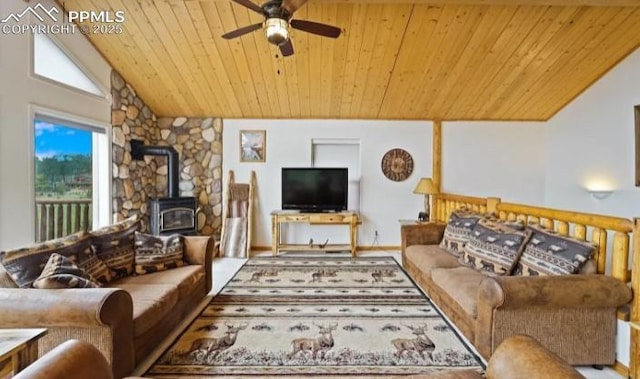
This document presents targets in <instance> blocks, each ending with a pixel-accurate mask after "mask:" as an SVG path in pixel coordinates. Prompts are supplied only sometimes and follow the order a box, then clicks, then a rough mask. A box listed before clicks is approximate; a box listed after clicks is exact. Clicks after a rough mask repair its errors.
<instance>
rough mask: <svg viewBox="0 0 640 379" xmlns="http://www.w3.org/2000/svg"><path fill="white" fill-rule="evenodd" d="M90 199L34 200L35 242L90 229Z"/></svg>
mask: <svg viewBox="0 0 640 379" xmlns="http://www.w3.org/2000/svg"><path fill="white" fill-rule="evenodd" d="M91 216H92V205H91V199H82V200H44V199H37V200H36V241H38V242H42V241H46V240H50V239H53V238H58V237H64V236H66V235H69V234H71V233H75V232H78V231H80V230H90V229H91V222H92V220H91V218H92V217H91Z"/></svg>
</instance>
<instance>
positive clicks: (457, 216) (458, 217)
mask: <svg viewBox="0 0 640 379" xmlns="http://www.w3.org/2000/svg"><path fill="white" fill-rule="evenodd" d="M482 217H483V216H482V215H481V214H479V213H474V212H471V211H467V210H457V211H454V212H452V213H451V216H450V217H449V222H448V223H447V226H446V227H445V229H444V236H443V238H442V241H441V242H440V247H442V248H443V249H445V250H447V251H448V252H450V253H451V254H453V255H455V256H456V257H459V256H461V255H462V249H463V247H464V244H465V243H467V241H468V240H469V234H470V233H471V230H473V227H474V226H476V224H477V223H478V221H480V219H481V218H482Z"/></svg>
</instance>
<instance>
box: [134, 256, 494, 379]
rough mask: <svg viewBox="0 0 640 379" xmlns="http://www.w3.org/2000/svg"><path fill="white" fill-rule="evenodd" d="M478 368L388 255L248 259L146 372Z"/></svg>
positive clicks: (338, 372) (386, 372) (368, 373)
mask: <svg viewBox="0 0 640 379" xmlns="http://www.w3.org/2000/svg"><path fill="white" fill-rule="evenodd" d="M442 369H477V370H481V369H482V363H481V362H480V360H479V359H478V358H477V357H476V356H475V355H474V354H473V353H472V352H471V351H470V350H469V348H468V347H467V346H466V345H465V343H464V342H462V340H461V339H460V338H459V336H458V335H457V333H456V332H455V331H454V330H453V329H452V328H451V327H450V325H449V324H448V323H447V321H446V320H445V319H443V318H442V316H441V315H440V314H439V312H438V310H437V309H436V308H435V307H433V306H432V305H431V303H430V301H429V299H428V298H426V297H425V295H424V294H423V293H422V292H421V290H420V289H419V288H417V287H416V286H415V284H414V283H413V281H412V280H411V279H410V278H409V277H408V276H407V274H406V273H405V272H404V270H403V269H402V268H401V267H400V266H399V265H398V264H397V263H396V261H395V260H394V259H393V258H391V257H375V258H373V257H359V258H350V257H282V256H280V257H275V258H267V257H264V258H252V259H250V260H249V261H247V263H246V264H245V265H244V266H243V267H242V268H241V269H240V270H239V271H238V272H237V273H236V275H235V276H234V277H233V278H232V279H231V280H230V282H229V283H227V285H226V286H225V287H224V288H223V289H222V291H221V292H220V294H218V296H216V297H215V298H214V299H213V300H212V301H211V303H210V304H209V305H208V306H207V307H206V308H205V309H204V310H203V312H202V313H201V315H200V316H199V317H198V318H196V320H195V321H194V322H193V323H192V324H191V325H190V326H189V327H188V328H187V330H186V331H185V332H184V333H183V334H182V335H181V336H180V337H179V338H178V340H177V341H176V342H174V343H173V345H172V346H171V347H170V348H169V349H168V350H167V351H166V352H165V353H164V354H163V355H162V356H161V357H160V359H159V360H158V361H157V362H156V363H155V364H154V365H153V366H152V367H151V369H150V370H149V371H148V372H147V373H146V375H148V376H151V377H154V378H186V377H188V378H204V377H212V376H235V375H243V376H248V375H257V376H269V375H275V376H280V375H346V376H355V375H364V376H372V375H407V374H419V373H428V372H433V371H438V370H442Z"/></svg>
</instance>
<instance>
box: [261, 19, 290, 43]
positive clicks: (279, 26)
mask: <svg viewBox="0 0 640 379" xmlns="http://www.w3.org/2000/svg"><path fill="white" fill-rule="evenodd" d="M264 34H265V35H266V36H267V40H269V42H270V43H272V44H274V45H281V44H283V43H284V42H286V41H287V40H288V39H289V22H288V21H287V20H284V19H281V18H277V17H273V18H268V19H266V20H265V22H264Z"/></svg>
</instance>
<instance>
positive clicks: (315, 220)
mask: <svg viewBox="0 0 640 379" xmlns="http://www.w3.org/2000/svg"><path fill="white" fill-rule="evenodd" d="M358 222H359V217H358V213H356V212H349V211H345V212H336V213H300V212H292V211H273V212H271V250H272V252H273V256H274V257H275V256H276V255H278V253H279V252H280V251H283V250H287V251H339V250H347V251H350V252H351V256H352V257H355V256H356V247H357V244H358ZM287 223H305V224H309V225H348V226H349V236H350V238H349V239H350V241H349V244H348V245H347V244H345V245H336V244H331V245H326V246H324V247H320V246H318V245H313V246H309V245H302V244H282V242H281V239H280V237H281V235H280V224H287Z"/></svg>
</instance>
